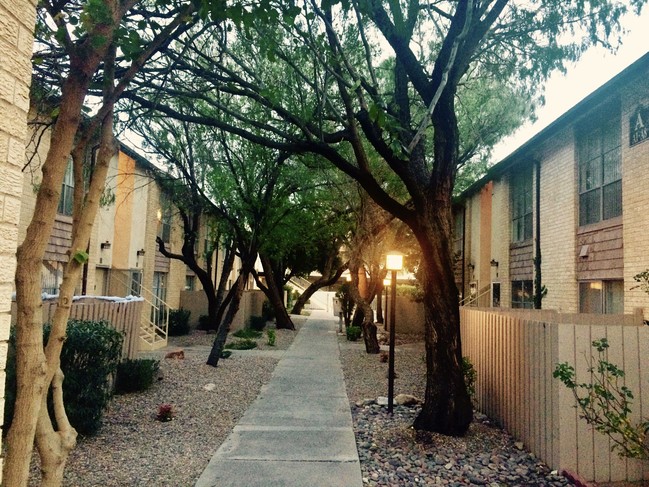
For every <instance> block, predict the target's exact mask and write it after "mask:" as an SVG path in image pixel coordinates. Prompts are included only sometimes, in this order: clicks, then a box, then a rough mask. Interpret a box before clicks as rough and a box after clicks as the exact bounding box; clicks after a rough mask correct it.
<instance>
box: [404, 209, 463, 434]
mask: <svg viewBox="0 0 649 487" xmlns="http://www.w3.org/2000/svg"><path fill="white" fill-rule="evenodd" d="M439 201H440V199H439V198H438V200H437V202H434V203H430V204H429V208H428V210H429V211H426V212H425V213H424V212H422V213H423V214H422V215H420V216H419V218H418V220H419V221H418V223H419V225H420V231H418V232H416V237H417V239H418V241H419V243H420V245H421V249H422V258H423V262H422V264H423V266H422V267H423V273H422V275H423V277H422V279H423V283H422V284H423V289H424V324H425V336H426V368H427V372H428V373H427V376H426V392H425V398H424V404H423V407H422V410H421V412H420V413H419V415H418V416H417V418H416V419H415V423H414V427H415V428H416V429H423V430H427V431H435V432H438V433H442V434H446V435H452V436H461V435H464V434H465V433H466V431H467V429H468V428H469V425H470V424H471V420H472V418H473V407H472V404H471V399H470V397H469V394H468V393H467V390H466V386H465V383H464V377H463V374H462V367H461V364H462V345H461V340H460V311H459V302H458V293H457V288H456V286H455V278H454V273H453V267H452V259H451V249H450V241H451V240H450V236H451V230H450V229H451V225H450V222H451V218H450V215H451V213H450V199H449V200H448V201H449V204H448V205H443V204H440V203H439ZM433 205H435V207H434V208H433V207H432V206H433Z"/></svg>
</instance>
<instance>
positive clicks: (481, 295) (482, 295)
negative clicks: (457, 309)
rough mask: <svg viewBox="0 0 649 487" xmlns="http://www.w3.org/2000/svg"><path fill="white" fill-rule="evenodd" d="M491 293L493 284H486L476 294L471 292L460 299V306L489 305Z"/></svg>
mask: <svg viewBox="0 0 649 487" xmlns="http://www.w3.org/2000/svg"><path fill="white" fill-rule="evenodd" d="M490 295H491V284H488V285H486V286H485V287H483V288H482V289H480V290H479V291H478V292H477V293H475V294H469V295H468V296H467V297H466V298H464V299H463V300H461V301H460V306H482V307H489V297H490Z"/></svg>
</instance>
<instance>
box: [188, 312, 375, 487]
mask: <svg viewBox="0 0 649 487" xmlns="http://www.w3.org/2000/svg"><path fill="white" fill-rule="evenodd" d="M337 328H338V320H337V319H334V318H332V317H330V316H329V315H328V314H326V313H325V312H322V311H314V312H313V313H312V315H311V316H310V317H309V319H308V320H307V321H306V323H305V324H304V325H303V326H302V328H301V329H300V331H299V332H298V334H297V336H296V337H295V340H294V341H293V344H292V345H291V346H290V348H289V349H288V350H287V351H286V353H285V354H284V355H283V357H282V358H281V359H280V361H279V363H278V364H277V367H276V368H275V371H274V372H273V375H272V378H271V380H270V382H269V383H268V384H267V385H265V386H264V387H262V389H261V392H260V393H259V396H258V397H257V399H256V400H255V401H254V402H253V403H252V404H251V406H250V408H248V410H247V411H246V413H245V415H244V416H243V417H242V418H241V420H240V421H239V423H238V424H237V425H236V426H235V427H234V430H233V431H232V433H231V434H230V436H229V437H228V438H227V439H226V440H225V442H224V443H223V445H221V448H219V449H218V451H217V452H216V453H215V454H214V456H213V457H212V459H211V460H210V463H209V465H208V466H207V468H206V469H205V471H204V472H203V474H202V475H201V477H200V478H199V479H198V482H197V483H196V487H217V486H218V487H230V486H233V487H234V486H236V487H332V486H345V487H361V486H362V483H363V482H362V478H361V469H360V463H359V460H358V451H357V450H356V441H355V439H354V431H353V429H352V417H351V412H350V408H349V401H348V399H347V392H346V391H345V382H344V378H343V373H342V367H341V365H340V358H339V351H338V339H337V337H336V329H337Z"/></svg>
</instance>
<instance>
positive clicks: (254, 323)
mask: <svg viewBox="0 0 649 487" xmlns="http://www.w3.org/2000/svg"><path fill="white" fill-rule="evenodd" d="M267 321H268V320H267V319H266V318H265V317H264V316H251V317H250V320H248V328H249V329H251V330H256V331H261V330H263V329H264V327H265V326H266V322H267Z"/></svg>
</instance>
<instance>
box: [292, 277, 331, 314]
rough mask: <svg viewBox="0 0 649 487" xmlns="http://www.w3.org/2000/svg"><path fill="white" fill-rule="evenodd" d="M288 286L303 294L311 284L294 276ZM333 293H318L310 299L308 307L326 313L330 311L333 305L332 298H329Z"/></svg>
mask: <svg viewBox="0 0 649 487" xmlns="http://www.w3.org/2000/svg"><path fill="white" fill-rule="evenodd" d="M288 285H289V286H291V287H294V288H295V289H297V290H298V291H299V292H300V293H303V292H304V291H305V290H306V288H308V287H309V286H310V285H311V282H310V281H308V280H307V279H304V278H302V277H297V276H294V277H292V278H291V280H290V281H289V282H288ZM329 294H332V293H327V292H325V291H316V292H315V293H314V294H313V296H311V297H310V298H309V304H308V305H307V306H306V307H307V308H309V309H321V310H325V311H330V310H331V308H332V305H331V304H330V303H329V301H330V297H329V296H328V295H329Z"/></svg>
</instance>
